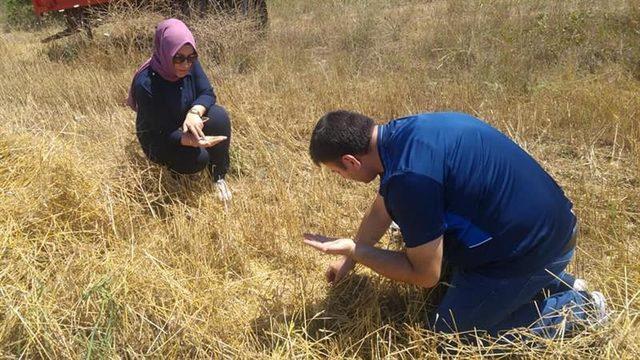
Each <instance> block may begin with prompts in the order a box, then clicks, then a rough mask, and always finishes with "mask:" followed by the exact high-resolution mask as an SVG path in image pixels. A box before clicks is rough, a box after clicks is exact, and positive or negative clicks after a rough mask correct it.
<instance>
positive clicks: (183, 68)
mask: <svg viewBox="0 0 640 360" xmlns="http://www.w3.org/2000/svg"><path fill="white" fill-rule="evenodd" d="M197 59H198V54H197V53H196V50H195V49H194V48H193V46H191V45H190V44H185V45H182V47H181V48H180V49H179V50H178V52H177V53H176V54H175V55H174V56H173V68H174V70H175V71H176V76H177V77H179V78H183V77H185V76H187V74H188V73H189V70H190V69H191V66H192V65H193V63H194V62H195V61H196V60H197Z"/></svg>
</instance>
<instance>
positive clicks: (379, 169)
mask: <svg viewBox="0 0 640 360" xmlns="http://www.w3.org/2000/svg"><path fill="white" fill-rule="evenodd" d="M366 156H367V157H369V160H370V161H371V163H372V165H373V168H374V169H375V171H376V173H378V175H380V174H382V173H383V172H384V165H383V164H382V160H381V159H380V154H379V153H378V125H375V126H374V127H373V132H372V133H371V141H370V142H369V152H368V153H367V155H366Z"/></svg>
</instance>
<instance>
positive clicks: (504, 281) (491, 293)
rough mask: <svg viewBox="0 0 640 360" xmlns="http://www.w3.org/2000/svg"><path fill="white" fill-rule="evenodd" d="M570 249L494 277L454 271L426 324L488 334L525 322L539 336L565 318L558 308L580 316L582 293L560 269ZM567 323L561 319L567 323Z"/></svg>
mask: <svg viewBox="0 0 640 360" xmlns="http://www.w3.org/2000/svg"><path fill="white" fill-rule="evenodd" d="M573 253H574V252H573V250H571V251H569V252H568V253H566V254H564V255H562V256H559V257H558V258H557V259H556V260H554V261H553V262H551V263H550V264H548V265H547V266H545V268H544V269H540V270H539V271H535V272H532V273H531V274H529V275H525V276H504V277H500V278H495V277H490V276H486V275H481V274H478V273H475V272H467V271H462V270H457V271H455V272H454V274H453V277H452V279H451V282H450V284H451V288H449V289H448V290H447V293H446V294H445V296H444V298H443V300H442V302H441V304H440V305H439V306H438V310H437V313H436V315H435V318H434V319H431V321H430V322H431V325H432V326H433V327H434V328H435V330H436V331H439V332H445V333H451V332H463V331H470V330H473V329H474V328H475V329H477V330H484V331H487V332H489V334H491V335H493V336H496V335H498V333H499V332H501V331H504V330H509V329H514V328H518V327H530V328H531V329H532V330H533V332H534V333H537V334H539V335H541V336H546V337H555V336H556V335H557V327H558V325H559V324H560V323H562V322H563V321H566V320H567V318H566V316H565V315H563V314H562V310H563V308H564V309H568V310H569V311H570V312H572V313H573V316H572V318H573V319H575V320H578V321H580V320H584V319H585V318H586V312H585V306H587V303H588V302H589V301H588V295H587V294H585V293H583V292H579V291H575V290H573V289H572V286H573V283H574V281H575V279H574V278H573V276H571V275H569V274H568V273H566V272H565V271H564V270H565V268H566V266H567V264H568V263H569V261H570V260H571V258H572V257H573ZM571 325H572V324H567V326H568V328H571Z"/></svg>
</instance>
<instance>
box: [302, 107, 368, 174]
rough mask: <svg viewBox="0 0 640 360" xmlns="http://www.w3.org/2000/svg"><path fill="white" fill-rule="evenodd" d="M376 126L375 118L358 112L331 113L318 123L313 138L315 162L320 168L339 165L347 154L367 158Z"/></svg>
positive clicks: (312, 156)
mask: <svg viewBox="0 0 640 360" xmlns="http://www.w3.org/2000/svg"><path fill="white" fill-rule="evenodd" d="M374 125H375V123H374V122H373V120H372V119H371V118H369V117H367V116H364V115H362V114H358V113H355V112H351V111H345V110H337V111H331V112H328V113H327V114H325V115H324V116H323V117H322V118H320V120H318V123H317V124H316V127H315V128H314V129H313V133H312V134H311V142H310V144H309V155H311V160H313V162H314V163H315V164H316V165H318V166H319V165H320V164H321V163H327V162H334V163H339V162H338V160H339V159H340V158H341V157H342V155H345V154H351V155H362V154H366V153H367V152H368V151H369V143H370V142H371V132H372V130H373V126H374Z"/></svg>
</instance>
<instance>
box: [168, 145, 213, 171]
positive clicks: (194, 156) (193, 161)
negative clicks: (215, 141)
mask: <svg viewBox="0 0 640 360" xmlns="http://www.w3.org/2000/svg"><path fill="white" fill-rule="evenodd" d="M189 150H192V149H189ZM208 164H209V153H208V152H207V151H206V150H204V149H200V148H193V151H178V152H177V153H176V154H174V156H173V157H172V159H171V161H168V162H167V167H168V168H169V169H171V170H172V171H174V172H177V173H179V174H195V173H197V172H200V171H202V170H204V168H205V167H206V166H207V165H208Z"/></svg>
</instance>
